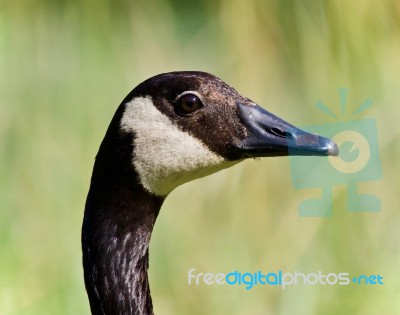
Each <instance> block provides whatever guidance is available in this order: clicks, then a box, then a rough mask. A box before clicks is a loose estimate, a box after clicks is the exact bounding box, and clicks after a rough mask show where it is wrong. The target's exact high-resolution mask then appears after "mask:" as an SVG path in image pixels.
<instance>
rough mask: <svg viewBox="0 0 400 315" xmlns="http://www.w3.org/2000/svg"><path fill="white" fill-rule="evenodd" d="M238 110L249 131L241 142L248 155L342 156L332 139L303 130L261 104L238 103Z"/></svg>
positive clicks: (243, 151)
mask: <svg viewBox="0 0 400 315" xmlns="http://www.w3.org/2000/svg"><path fill="white" fill-rule="evenodd" d="M238 109H239V116H240V118H241V119H242V121H243V123H244V125H245V126H246V128H247V131H248V136H247V137H246V138H245V139H244V140H243V141H242V142H241V144H240V150H241V153H242V154H243V156H244V157H264V156H282V155H321V156H327V155H333V156H338V155H339V149H338V147H337V145H336V144H335V143H334V142H333V141H332V140H330V139H328V138H324V137H321V136H318V135H315V134H312V133H308V132H305V131H303V130H300V129H298V128H296V127H295V126H292V125H291V124H289V123H287V122H286V121H284V120H282V119H280V118H279V117H276V116H275V115H273V114H271V113H270V112H268V111H266V110H265V109H263V108H262V107H260V106H258V105H244V104H241V103H238Z"/></svg>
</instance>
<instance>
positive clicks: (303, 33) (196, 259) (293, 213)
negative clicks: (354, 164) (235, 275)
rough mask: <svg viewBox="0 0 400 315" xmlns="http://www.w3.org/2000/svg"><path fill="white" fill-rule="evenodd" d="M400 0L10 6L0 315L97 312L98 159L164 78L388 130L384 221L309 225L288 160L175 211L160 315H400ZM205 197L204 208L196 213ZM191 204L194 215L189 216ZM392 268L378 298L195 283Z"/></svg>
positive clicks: (209, 184) (343, 219) (312, 116)
mask: <svg viewBox="0 0 400 315" xmlns="http://www.w3.org/2000/svg"><path fill="white" fill-rule="evenodd" d="M399 55H400V5H399V3H398V2H397V1H385V2H379V3H378V2H376V1H372V0H363V1H361V0H356V1H351V2H344V1H339V0H336V1H294V0H285V1H279V0H273V1H272V0H271V1H257V0H249V1H246V2H244V1H239V0H229V1H228V0H220V1H190V2H187V1H182V0H174V1H173V0H170V1H156V0H153V1H126V0H125V1H124V0H118V1H107V0H101V1H96V2H95V1H90V0H84V1H45V0H29V1H11V0H1V1H0V73H1V75H0V179H1V180H0V249H1V250H0V314H1V315H14V314H15V315H16V314H18V315H21V314H22V315H23V314H89V307H88V302H87V299H86V293H85V291H84V286H83V279H82V268H81V254H80V239H79V238H80V225H81V219H82V213H83V207H84V201H85V197H86V192H87V189H88V185H89V180H90V175H91V168H92V165H93V159H94V156H95V154H96V152H97V149H98V146H99V143H100V141H101V139H102V137H103V135H104V133H105V130H106V127H107V126H108V123H109V121H110V119H111V117H112V115H113V113H114V111H115V109H116V107H117V105H118V104H119V102H120V101H121V100H122V99H123V97H124V96H125V95H126V94H127V93H128V92H129V91H130V90H131V89H132V88H133V87H134V86H135V85H136V84H138V83H139V82H141V81H142V80H144V79H146V78H148V77H150V76H151V75H154V74H157V73H161V72H166V71H172V70H185V69H186V70H188V69H197V70H203V71H209V72H212V73H214V74H216V75H218V76H220V77H221V78H223V79H224V80H225V81H227V82H228V83H230V84H232V85H233V86H235V87H236V88H237V89H238V90H239V91H240V92H241V93H243V94H244V95H246V96H249V97H251V98H252V99H253V100H255V101H257V102H258V103H260V104H262V105H264V106H265V107H267V108H268V109H269V110H271V111H272V112H274V113H276V114H278V115H279V116H281V117H284V118H286V119H287V120H289V121H291V122H292V123H294V124H299V125H307V124H316V123H325V122H330V120H329V118H327V117H325V116H324V115H323V114H322V113H320V112H318V111H317V110H316V109H315V107H314V104H315V102H316V101H317V100H318V99H320V100H322V101H324V102H325V103H326V104H328V105H330V106H331V108H335V106H337V104H338V94H337V92H338V88H340V87H347V88H349V106H350V108H351V109H355V108H356V107H357V106H358V105H359V104H360V103H361V102H362V101H364V100H365V99H366V98H367V97H371V98H372V99H373V101H374V106H373V107H372V108H371V109H370V110H368V111H366V112H365V113H363V114H362V115H364V116H362V115H361V116H360V118H362V117H373V118H375V119H376V121H377V126H378V135H379V141H380V148H381V152H380V154H381V160H382V169H383V178H382V180H379V181H376V182H371V183H368V184H366V185H367V190H368V191H370V192H374V193H375V194H376V195H378V196H379V198H380V199H381V201H382V211H381V212H379V213H363V214H354V213H353V214H352V213H348V212H346V211H345V210H344V200H345V189H344V188H343V187H338V188H337V189H335V204H334V215H333V216H332V217H331V218H300V217H299V216H298V214H297V210H296V209H297V204H298V202H299V201H300V200H302V198H305V195H304V194H305V193H304V192H300V191H296V190H294V189H293V188H292V185H291V182H290V170H289V163H288V160H287V158H280V159H264V160H262V161H260V162H254V161H247V162H244V163H242V164H241V165H239V166H236V167H234V168H232V169H230V170H227V171H223V172H221V173H219V174H215V175H213V176H211V177H208V178H205V179H201V180H198V181H195V182H192V183H189V184H187V185H185V186H183V187H180V188H178V189H177V191H176V192H174V193H173V194H172V195H171V196H170V197H169V198H168V199H167V201H166V203H165V204H164V207H163V209H162V211H161V214H160V217H159V219H158V222H157V225H156V227H155V231H154V234H153V239H152V244H151V258H150V259H151V263H150V266H151V267H150V280H151V288H152V293H153V299H154V304H155V310H156V313H157V314H188V313H190V314H294V313H296V314H362V315H372V314H382V312H384V313H385V314H398V313H400V303H399V302H398V295H399V294H400V288H399V285H398V283H397V281H396V279H398V278H399V276H400V271H399V268H398V265H399V262H400V252H399V244H398V226H399V223H400V217H399V211H398V207H399V201H398V198H397V196H398V195H399V193H400V189H399V180H398V175H399V167H398V160H399V157H400V145H399V135H400V124H399V123H398V119H399V114H400V109H399V107H398V106H397V104H398V103H399V101H400V89H399V74H400V62H399V58H398V56H399ZM193 200H195V202H193ZM188 205H190V207H188ZM192 267H195V268H197V269H198V270H199V271H203V272H204V271H209V272H219V271H222V272H227V271H230V270H232V269H233V270H236V269H238V270H243V271H257V270H259V269H263V270H276V269H282V270H287V271H294V270H299V271H302V272H315V271H318V270H325V271H327V272H331V271H332V272H343V271H348V272H355V273H363V272H365V273H380V274H383V275H384V279H385V284H384V286H381V287H370V286H365V287H362V288H360V287H355V286H348V287H345V288H343V287H336V286H333V287H321V286H318V287H317V286H314V287H312V286H309V287H304V286H299V287H295V288H290V289H289V290H286V291H281V290H280V289H276V288H273V287H272V288H268V287H261V288H254V289H252V290H250V291H245V290H244V289H243V288H242V287H226V286H224V287H218V286H211V287H208V286H198V287H195V286H191V287H188V286H187V271H188V270H189V269H190V268H192Z"/></svg>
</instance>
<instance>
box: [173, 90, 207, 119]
mask: <svg viewBox="0 0 400 315" xmlns="http://www.w3.org/2000/svg"><path fill="white" fill-rule="evenodd" d="M202 106H203V104H202V103H201V101H200V99H199V98H198V97H197V96H196V95H194V94H185V95H182V97H181V98H180V99H179V100H178V102H177V107H176V109H177V111H178V113H179V114H182V115H189V114H191V113H193V112H195V111H196V110H198V109H199V108H201V107H202Z"/></svg>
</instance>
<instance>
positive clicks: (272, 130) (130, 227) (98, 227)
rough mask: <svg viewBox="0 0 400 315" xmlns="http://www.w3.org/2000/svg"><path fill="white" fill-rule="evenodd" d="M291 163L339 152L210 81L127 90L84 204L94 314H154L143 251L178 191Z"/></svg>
mask: <svg viewBox="0 0 400 315" xmlns="http://www.w3.org/2000/svg"><path fill="white" fill-rule="evenodd" d="M289 153H290V154H293V155H338V149H337V146H336V145H335V144H334V143H333V142H332V141H331V140H329V139H327V138H323V137H320V136H317V135H313V134H309V133H306V132H304V131H301V130H299V129H297V128H296V127H294V126H292V125H290V124H288V123H286V122H285V121H283V120H282V119H280V118H278V117H276V116H274V115H273V114H271V113H269V112H267V111H266V110H264V109H262V108H261V107H260V106H258V105H256V104H255V103H254V102H253V101H251V100H250V99H248V98H246V97H243V96H241V95H240V94H239V93H238V92H236V90H234V89H233V88H232V87H230V86H229V85H227V84H226V83H224V82H223V81H221V80H220V79H218V78H217V77H215V76H213V75H211V74H208V73H204V72H189V71H188V72H172V73H165V74H160V75H157V76H155V77H152V78H150V79H148V80H146V81H144V82H142V83H141V84H139V85H138V86H137V87H136V88H134V89H133V90H132V91H131V92H130V93H129V94H128V96H127V97H125V99H124V100H123V101H122V103H121V105H120V106H119V107H118V109H117V111H116V113H115V115H114V117H113V119H112V121H111V123H110V126H109V127H108V130H107V132H106V135H105V137H104V139H103V141H102V143H101V145H100V149H99V152H98V154H97V156H96V160H95V163H94V168H93V174H92V178H91V183H90V189H89V193H88V196H87V200H86V206H85V214H84V220H83V226H82V250H83V266H84V277H85V285H86V290H87V293H88V297H89V301H90V308H91V311H92V314H94V315H100V314H102V315H117V314H120V315H129V314H141V315H148V314H153V307H152V301H151V296H150V290H149V282H148V278H147V269H148V257H149V253H148V246H149V241H150V237H151V233H152V230H153V226H154V223H155V221H156V218H157V215H158V213H159V210H160V208H161V205H162V203H163V201H164V199H165V198H166V197H167V195H168V194H169V193H170V192H171V191H172V190H173V189H174V188H175V187H177V186H179V185H181V184H183V183H186V182H188V181H191V180H193V179H196V178H199V177H203V176H206V175H209V174H211V173H214V172H217V171H219V170H222V169H224V168H227V167H230V166H232V165H234V164H236V163H238V162H240V161H242V160H244V159H246V158H254V157H265V156H284V155H288V154H289Z"/></svg>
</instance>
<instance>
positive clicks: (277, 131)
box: [265, 127, 293, 139]
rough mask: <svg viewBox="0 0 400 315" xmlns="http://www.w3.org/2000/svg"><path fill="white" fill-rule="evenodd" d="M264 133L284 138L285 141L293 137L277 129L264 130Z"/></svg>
mask: <svg viewBox="0 0 400 315" xmlns="http://www.w3.org/2000/svg"><path fill="white" fill-rule="evenodd" d="M265 131H266V132H268V133H270V134H273V135H274V136H277V137H280V138H285V139H292V138H293V135H292V134H291V133H290V132H286V131H283V130H281V129H279V128H275V127H272V128H265Z"/></svg>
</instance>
